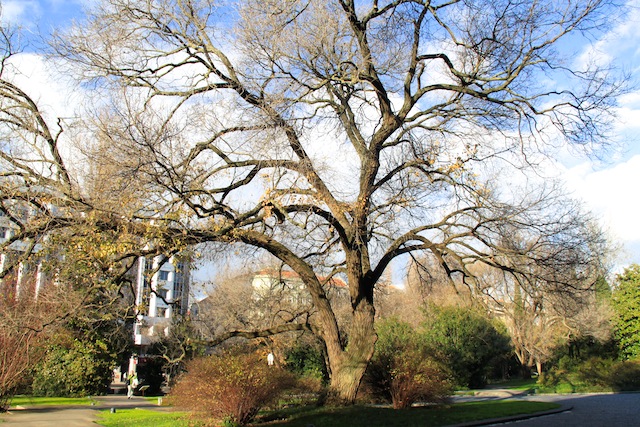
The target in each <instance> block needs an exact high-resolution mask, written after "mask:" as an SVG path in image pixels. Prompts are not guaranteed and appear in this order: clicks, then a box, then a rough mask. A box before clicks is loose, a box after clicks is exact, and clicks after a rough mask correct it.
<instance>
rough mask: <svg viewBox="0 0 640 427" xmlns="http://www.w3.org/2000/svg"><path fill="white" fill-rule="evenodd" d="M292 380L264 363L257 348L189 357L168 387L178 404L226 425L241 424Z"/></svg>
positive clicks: (289, 376) (273, 400) (277, 396)
mask: <svg viewBox="0 0 640 427" xmlns="http://www.w3.org/2000/svg"><path fill="white" fill-rule="evenodd" d="M294 384H295V380H294V377H293V375H292V374H291V373H289V372H286V371H285V370H283V369H280V368H277V367H275V366H268V365H267V362H266V360H265V358H264V357H262V356H261V355H259V354H258V353H257V352H251V353H232V352H225V353H222V354H219V355H213V356H208V357H202V358H197V359H194V360H192V361H191V362H190V363H189V364H188V365H187V373H185V374H184V375H183V376H182V377H181V378H180V379H179V380H178V382H177V384H176V385H175V387H174V388H173V389H172V391H171V399H172V401H173V402H174V404H175V405H176V406H178V407H181V408H184V409H187V410H190V411H193V412H194V413H196V415H197V414H198V413H199V414H200V415H203V416H204V417H213V420H214V421H216V422H222V423H224V425H228V426H238V425H240V426H241V425H245V424H246V423H248V422H250V421H252V420H253V419H254V417H255V416H256V414H257V413H258V411H259V410H260V409H261V408H262V407H264V406H266V405H269V404H271V403H273V402H275V401H277V399H278V398H279V396H280V395H281V394H282V393H283V392H284V391H285V390H287V389H290V388H291V387H293V386H294Z"/></svg>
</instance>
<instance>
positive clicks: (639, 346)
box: [611, 264, 640, 360]
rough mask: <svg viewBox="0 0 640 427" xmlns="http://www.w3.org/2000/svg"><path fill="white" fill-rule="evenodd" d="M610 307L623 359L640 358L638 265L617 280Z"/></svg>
mask: <svg viewBox="0 0 640 427" xmlns="http://www.w3.org/2000/svg"><path fill="white" fill-rule="evenodd" d="M616 282H617V286H616V288H615V289H614V291H613V296H612V301H611V302H612V305H613V308H614V310H615V317H614V324H615V329H616V332H615V333H616V337H617V338H618V341H619V343H620V344H619V345H620V351H621V355H622V357H623V358H624V359H630V360H635V359H638V358H640V265H637V264H633V265H631V266H630V267H628V268H626V269H625V270H624V272H623V273H622V274H620V275H619V276H618V277H617V279H616Z"/></svg>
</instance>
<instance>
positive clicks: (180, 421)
mask: <svg viewBox="0 0 640 427" xmlns="http://www.w3.org/2000/svg"><path fill="white" fill-rule="evenodd" d="M97 422H98V424H99V425H101V426H104V427H131V426H136V427H174V426H175V427H181V426H184V427H187V426H193V425H194V423H193V420H192V419H190V418H188V414H187V413H186V412H164V411H163V412H159V411H153V410H150V409H138V408H133V409H118V410H117V411H116V413H114V414H112V413H111V412H110V411H107V410H105V411H100V413H99V415H98V421H97ZM196 425H197V424H196Z"/></svg>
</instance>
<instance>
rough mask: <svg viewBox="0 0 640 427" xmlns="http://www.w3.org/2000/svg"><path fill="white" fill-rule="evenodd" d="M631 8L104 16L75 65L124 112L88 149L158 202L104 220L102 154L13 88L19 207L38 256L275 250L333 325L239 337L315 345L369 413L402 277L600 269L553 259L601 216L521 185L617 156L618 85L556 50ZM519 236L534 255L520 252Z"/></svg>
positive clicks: (430, 7) (98, 128) (331, 4)
mask: <svg viewBox="0 0 640 427" xmlns="http://www.w3.org/2000/svg"><path fill="white" fill-rule="evenodd" d="M610 6H611V5H610V4H609V2H608V1H604V0H579V1H578V0H565V1H562V2H557V1H551V0H549V1H539V2H522V1H510V0H494V1H491V2H488V1H480V0H453V1H448V0H446V1H417V0H385V1H378V0H372V1H358V2H355V1H354V0H331V1H326V0H273V1H258V0H255V1H253V0H247V1H242V2H233V1H229V2H222V3H218V2H213V1H209V0H153V1H149V0H101V1H98V2H97V5H96V6H95V8H94V9H93V10H92V11H91V13H90V14H89V15H88V17H87V19H86V20H85V21H84V22H82V23H80V24H78V25H76V26H75V27H73V28H72V29H71V30H69V31H68V32H66V33H65V34H62V35H61V36H60V37H58V38H57V40H56V43H55V49H56V52H57V53H58V54H59V55H60V56H61V57H62V58H64V59H65V60H66V61H67V64H68V65H69V67H70V69H71V71H72V72H73V73H75V74H76V75H78V76H79V77H81V78H82V79H84V80H85V81H89V82H92V84H93V85H94V87H95V88H96V90H100V94H101V96H102V97H103V99H105V101H103V102H101V103H100V102H98V103H97V104H96V105H95V106H94V109H93V110H94V111H96V114H95V115H93V116H92V117H91V118H89V117H87V120H86V121H85V122H84V123H85V125H83V126H84V129H85V131H86V132H85V133H84V134H83V135H84V137H85V141H91V140H94V141H98V140H99V141H100V144H103V146H105V147H108V150H103V152H102V154H103V155H104V157H103V158H102V159H101V161H102V162H107V161H108V162H110V163H111V164H113V165H117V167H114V168H113V169H114V173H115V174H117V175H118V176H119V177H125V178H126V179H125V180H120V181H117V182H120V183H126V182H128V181H129V182H135V183H136V184H135V185H136V193H135V194H141V195H142V198H141V200H143V203H141V204H140V205H139V206H138V207H136V209H133V211H131V210H129V209H125V210H123V212H122V213H121V212H117V211H116V212H114V210H113V209H106V208H105V205H104V204H100V203H98V202H97V200H96V198H97V197H99V195H96V194H91V193H90V192H88V191H86V188H85V187H84V184H85V183H84V181H83V180H82V179H80V178H78V177H77V176H80V175H79V174H80V172H81V169H82V168H80V167H78V166H77V164H78V162H79V157H81V156H80V155H79V154H78V153H74V155H69V156H66V157H65V156H64V155H63V152H62V151H61V147H60V145H61V144H60V142H61V139H60V137H61V135H64V133H63V134H60V131H61V130H63V129H64V128H63V127H60V128H56V127H51V126H50V125H49V124H48V123H49V121H47V119H46V117H45V116H44V115H43V114H42V113H41V111H40V110H39V109H38V108H37V106H36V105H35V103H33V102H32V99H31V98H29V97H28V95H26V93H24V92H23V91H21V90H19V89H18V88H17V87H15V86H14V85H12V83H11V81H10V79H9V78H8V76H6V75H3V76H2V77H3V79H2V81H1V84H2V86H1V89H2V93H1V96H2V109H1V110H2V111H1V113H2V116H1V118H0V121H1V122H2V125H3V128H2V134H3V137H4V138H5V140H6V141H8V142H7V143H5V144H4V145H3V147H2V152H1V154H0V155H1V156H2V179H3V181H2V195H3V201H2V207H1V209H2V210H3V211H5V212H7V213H9V211H10V210H9V206H10V205H11V203H13V201H15V200H20V201H22V202H24V203H28V204H29V205H30V206H31V207H33V208H34V209H35V210H36V211H37V212H38V215H35V217H38V218H41V219H40V220H39V221H38V222H37V223H36V222H31V223H29V224H22V225H24V228H23V229H22V230H23V231H22V232H21V234H20V238H21V239H26V238H28V237H29V236H30V235H33V236H37V235H41V234H43V233H44V232H48V231H51V230H54V229H60V228H64V227H72V226H74V225H75V224H84V223H87V222H88V221H90V220H91V221H92V223H91V224H92V226H93V227H95V229H96V230H97V231H98V230H110V231H118V232H121V233H124V234H131V235H137V236H140V241H142V242H143V243H144V244H142V245H139V246H138V247H139V248H147V249H146V250H147V251H149V252H154V253H173V251H178V250H180V248H183V247H184V245H188V244H195V243H202V242H223V243H233V244H244V245H248V246H251V247H255V248H259V249H260V250H264V251H266V252H268V253H270V254H271V255H273V256H274V257H275V258H277V259H279V260H280V261H281V262H283V263H284V264H285V265H287V266H289V267H290V268H291V269H292V270H293V271H295V272H296V273H297V274H298V275H299V277H300V278H301V279H302V281H303V282H304V284H305V286H306V288H307V290H308V291H309V293H310V295H311V298H312V302H313V305H314V309H315V310H316V312H317V316H316V320H315V321H314V322H311V321H309V322H294V323H286V324H283V325H278V326H276V327H272V328H269V329H268V330H261V331H236V334H237V335H242V336H255V337H259V336H266V335H270V334H274V333H279V332H286V331H292V330H300V329H308V330H311V331H313V332H314V333H315V334H316V335H317V336H319V337H320V338H321V339H322V341H323V342H324V343H325V345H326V350H327V355H328V359H329V369H330V374H331V386H332V387H333V389H334V390H335V391H336V392H337V393H338V394H339V396H340V397H342V398H343V399H345V400H346V401H353V399H354V398H355V395H356V392H357V389H358V387H359V384H360V380H361V378H362V375H363V373H364V370H365V368H366V366H367V363H368V361H369V359H370V358H371V355H372V354H373V349H374V343H375V341H376V335H375V331H374V327H373V323H374V318H375V309H374V288H375V286H376V283H377V282H378V280H379V279H380V278H381V277H382V275H383V273H384V271H385V270H386V269H387V267H388V266H389V264H390V263H391V262H392V261H393V260H394V259H396V258H398V257H400V256H402V255H404V254H408V253H413V252H419V251H426V252H430V253H431V254H432V255H433V256H434V257H435V259H437V260H438V263H439V264H440V265H441V267H442V268H444V270H445V271H446V272H447V274H448V275H449V276H454V277H456V276H457V277H458V278H459V280H463V281H465V282H466V283H470V284H472V282H473V281H472V277H473V274H472V272H471V271H470V270H469V269H468V268H467V266H468V265H469V264H471V263H478V262H482V263H486V264H487V265H489V266H491V267H493V268H497V269H501V270H502V271H506V272H508V273H510V274H514V275H519V276H520V277H526V276H527V275H528V274H530V271H531V270H530V269H527V268H525V266H527V265H528V264H527V263H526V262H520V263H517V264H506V263H504V262H502V261H501V260H502V259H504V258H501V257H500V256H499V255H500V254H502V253H505V252H507V253H510V254H512V253H516V252H517V253H518V254H519V256H520V257H521V260H526V259H529V260H530V262H533V263H542V262H543V261H544V262H546V263H547V265H548V269H547V270H546V273H550V272H553V265H554V263H555V264H558V265H562V263H564V262H580V263H581V265H582V266H584V267H585V268H584V270H583V271H582V272H580V274H581V275H583V276H584V277H575V279H580V280H582V279H584V278H585V277H588V276H589V275H590V273H589V271H587V270H588V268H587V266H589V263H590V258H589V257H590V256H592V255H593V254H592V253H590V252H589V251H582V252H580V253H581V255H582V256H584V257H585V258H581V259H580V260H575V259H574V260H571V259H564V258H563V257H562V255H563V252H562V250H561V249H558V251H557V252H556V253H555V255H554V252H553V251H547V254H549V257H548V258H545V259H542V258H539V257H538V258H537V255H536V254H539V253H540V251H539V249H540V248H562V247H563V246H565V245H572V246H581V245H582V246H584V239H582V238H581V231H580V230H581V229H582V222H581V220H580V218H581V216H582V213H581V212H580V210H579V209H575V207H574V206H573V205H570V204H566V203H564V202H563V197H562V195H561V193H560V192H559V191H558V190H557V189H555V188H544V187H543V188H540V189H537V190H536V189H532V188H529V187H527V186H524V185H523V186H521V187H520V188H515V187H516V186H515V185H509V186H507V185H501V183H503V182H504V180H506V179H508V180H512V181H513V180H514V176H513V175H509V174H508V173H507V172H509V171H511V172H512V173H513V174H517V173H518V171H525V170H531V169H533V170H535V169H536V166H537V164H536V162H537V161H538V160H539V159H540V155H544V154H546V151H547V148H549V147H552V146H555V145H557V144H569V145H572V146H579V147H584V148H587V149H591V148H597V147H600V146H602V144H603V143H604V142H605V141H606V140H607V139H606V137H607V128H608V125H609V124H610V114H611V112H612V108H611V107H612V105H613V104H614V101H615V97H616V95H617V94H618V93H619V92H620V90H621V86H620V85H619V80H616V79H614V78H612V77H611V76H610V71H611V70H608V69H606V68H598V67H597V64H595V65H591V66H585V67H581V66H575V67H574V66H569V65H568V64H569V62H567V61H565V60H564V59H565V58H563V57H562V55H560V54H559V53H558V52H557V51H556V49H555V46H556V45H557V44H558V42H559V41H561V40H563V39H565V38H567V37H568V36H575V37H579V36H580V35H581V34H583V33H584V32H595V31H599V30H600V29H602V28H604V26H605V25H606V23H607V22H611V17H612V12H613V11H612V9H611V7H610ZM52 128H56V129H58V130H57V131H52ZM86 135H89V136H86ZM19 147H22V151H20V149H19ZM25 147H28V148H25ZM25 153H29V154H25ZM74 161H75V167H72V166H73V162H74ZM74 171H75V172H74ZM496 171H502V175H500V174H498V172H496ZM75 174H78V175H77V176H76V175H75ZM521 176H523V177H524V176H526V175H524V174H523V175H521ZM523 181H524V179H523ZM511 184H513V182H512V183H511ZM138 189H140V190H141V191H140V192H138ZM52 206H56V207H57V208H56V209H55V210H54V209H53V208H52ZM32 218H34V216H32ZM27 226H28V227H27ZM27 229H29V230H34V231H29V232H27ZM513 230H517V232H518V233H519V234H520V235H526V236H535V238H531V239H527V241H528V242H531V243H530V244H529V245H527V246H525V247H518V248H515V247H513V246H512V245H511V244H510V240H511V234H512V233H513ZM29 233H31V234H29ZM123 252H124V253H122V254H120V255H119V258H118V259H125V258H126V256H127V255H133V253H134V252H136V251H135V250H134V248H133V247H132V246H127V250H126V251H123ZM115 258H116V257H114V259H115ZM575 271H578V270H575ZM336 275H340V276H342V277H344V278H346V279H347V282H348V286H349V293H350V301H351V308H350V315H349V316H350V322H349V327H348V329H347V331H346V332H345V331H343V330H341V329H340V327H339V324H338V321H337V319H336V315H335V313H334V310H333V309H332V307H331V304H330V303H329V302H328V298H327V295H326V292H325V287H324V286H323V285H324V284H323V283H322V282H323V280H322V279H320V278H326V279H330V278H331V277H334V276H336ZM460 278H461V279H460ZM545 283H555V284H556V287H557V288H558V289H560V288H563V289H564V288H566V287H567V286H570V285H571V283H570V282H569V281H567V280H565V279H562V280H555V281H554V279H552V278H549V280H548V281H546V282H545Z"/></svg>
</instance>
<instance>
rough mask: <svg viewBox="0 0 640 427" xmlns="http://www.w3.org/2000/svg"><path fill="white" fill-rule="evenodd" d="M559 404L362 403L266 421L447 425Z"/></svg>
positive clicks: (297, 426) (322, 425) (348, 426)
mask: <svg viewBox="0 0 640 427" xmlns="http://www.w3.org/2000/svg"><path fill="white" fill-rule="evenodd" d="M559 406H560V405H558V404H555V403H546V402H525V401H504V400H501V401H482V402H469V403H460V404H455V405H450V406H441V407H421V408H411V409H406V410H395V409H391V408H380V407H363V406H353V407H347V408H333V409H330V408H321V409H317V410H315V411H313V412H308V413H298V414H294V415H292V416H291V417H290V418H289V419H288V420H286V421H278V422H275V421H274V422H271V423H268V424H266V425H274V426H286V427H306V426H308V425H309V424H313V425H314V426H315V427H394V426H398V427H400V426H402V427H412V426H415V427H418V426H420V427H422V426H427V425H428V426H445V425H450V424H456V423H462V422H466V421H476V420H483V419H489V418H499V417H506V416H511V415H519V414H530V413H535V412H540V411H546V410H550V409H555V408H558V407H559ZM258 425H259V424H258ZM263 425H265V424H263Z"/></svg>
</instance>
